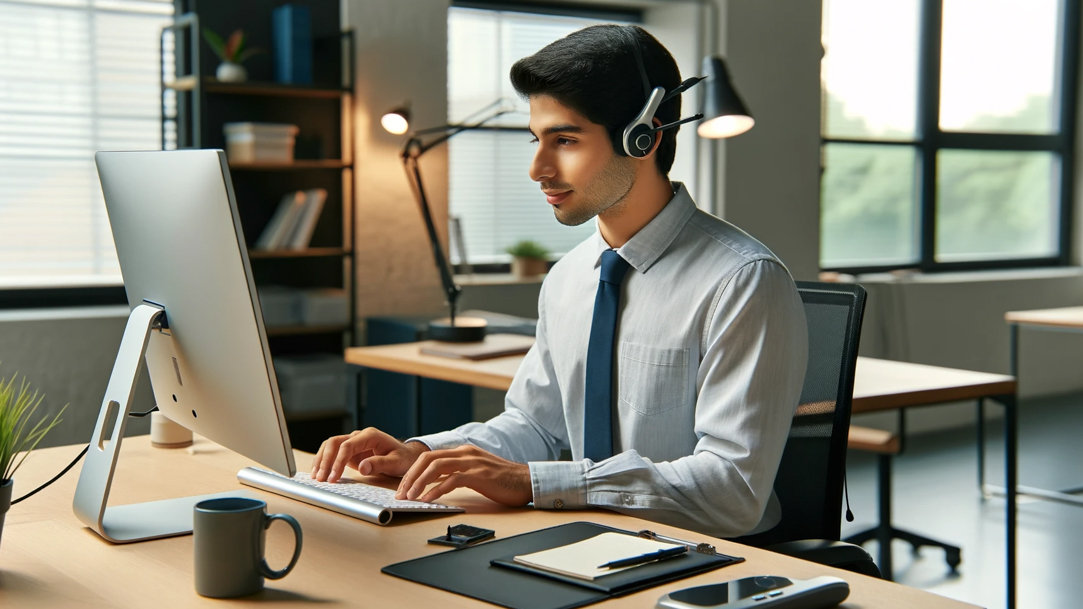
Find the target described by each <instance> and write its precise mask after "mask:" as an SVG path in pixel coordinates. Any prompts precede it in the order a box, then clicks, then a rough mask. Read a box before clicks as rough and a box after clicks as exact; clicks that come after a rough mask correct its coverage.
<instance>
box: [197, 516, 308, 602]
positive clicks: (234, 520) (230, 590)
mask: <svg viewBox="0 0 1083 609" xmlns="http://www.w3.org/2000/svg"><path fill="white" fill-rule="evenodd" d="M266 509H267V504H266V503H265V502H263V501H260V500H259V499H249V498H247V497H222V498H219V499H207V500H204V501H200V502H199V503H197V504H196V507H195V514H194V515H193V516H194V521H193V525H194V526H193V534H194V537H195V540H194V544H195V572H196V592H198V593H200V594H202V595H203V596H210V597H213V598H232V597H235V596H247V595H249V594H255V593H256V592H259V591H260V590H262V589H263V578H265V577H266V578H270V579H279V578H281V577H285V576H286V574H287V573H289V572H290V571H291V570H292V569H293V566H294V565H296V564H297V558H298V557H300V556H301V525H300V524H298V522H297V520H296V519H294V517H293V516H290V515H288V514H268V513H267V512H266ZM275 520H284V521H286V522H287V523H289V525H290V526H291V527H293V533H294V535H295V536H296V540H297V543H296V547H295V548H294V550H293V558H291V559H290V564H289V565H287V566H286V568H285V569H282V570H280V571H274V570H272V569H271V568H270V567H269V566H267V560H266V559H265V558H264V557H263V549H264V545H265V540H266V531H267V528H268V527H270V526H271V523H272V522H274V521H275Z"/></svg>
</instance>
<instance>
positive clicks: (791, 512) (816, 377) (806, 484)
mask: <svg viewBox="0 0 1083 609" xmlns="http://www.w3.org/2000/svg"><path fill="white" fill-rule="evenodd" d="M797 289H798V291H799V292H800V293H801V300H802V301H803V302H804V305H805V317H806V319H807V321H808V346H809V348H808V367H807V369H806V371H805V383H804V386H803V387H802V389H801V402H800V405H799V406H798V408H797V413H796V415H795V416H794V419H793V423H792V425H791V427H790V434H789V437H788V439H787V440H786V448H785V450H784V452H783V454H782V462H781V463H780V464H779V468H778V474H777V476H776V477H775V494H776V495H778V499H779V502H780V503H781V504H782V520H781V521H780V522H779V524H778V526H776V527H775V528H773V529H771V530H769V531H767V532H765V533H761V534H758V535H753V536H748V537H744V538H741V539H739V540H738V541H741V542H742V543H746V544H750V545H756V546H764V545H769V544H772V543H778V542H783V541H792V540H796V539H826V540H838V539H839V538H840V530H841V526H842V492H843V480H844V477H845V473H846V441H847V436H848V434H849V430H850V404H851V401H852V399H853V393H854V368H855V366H856V365H857V347H858V340H859V338H860V335H861V320H862V316H863V315H864V311H865V289H864V288H862V287H861V286H859V285H855V284H838V283H817V282H805V281H799V282H797Z"/></svg>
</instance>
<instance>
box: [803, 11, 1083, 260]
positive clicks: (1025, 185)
mask: <svg viewBox="0 0 1083 609" xmlns="http://www.w3.org/2000/svg"><path fill="white" fill-rule="evenodd" d="M872 4H875V6H872V5H871V4H870V3H868V2H865V1H864V0H824V4H823V44H824V50H825V54H824V59H823V66H822V67H823V70H822V77H823V91H824V103H823V108H824V117H823V136H824V137H823V142H824V143H823V166H824V174H823V180H822V191H821V220H820V223H821V240H820V242H821V249H820V265H821V267H823V268H826V269H835V270H846V271H851V272H858V271H871V270H884V269H892V268H901V267H907V268H918V269H921V270H947V269H962V268H997V267H1011V266H1037V265H1042V264H1064V263H1066V262H1067V255H1068V245H1069V244H1068V234H1069V227H1068V222H1067V218H1068V217H1069V210H1070V207H1071V194H1072V188H1071V168H1072V153H1073V144H1074V142H1073V130H1074V121H1075V117H1074V108H1075V78H1076V77H1075V66H1076V65H1077V59H1076V56H1077V52H1078V49H1077V47H1078V30H1079V16H1078V14H1077V8H1076V6H1077V2H1076V1H1075V0H1032V1H1030V2H1027V3H1025V4H1024V3H1019V2H1014V1H1010V0H897V1H895V2H889V3H872Z"/></svg>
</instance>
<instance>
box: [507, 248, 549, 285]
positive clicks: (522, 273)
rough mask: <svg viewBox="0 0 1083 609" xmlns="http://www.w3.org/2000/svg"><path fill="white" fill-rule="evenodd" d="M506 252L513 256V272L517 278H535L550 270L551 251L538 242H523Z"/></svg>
mask: <svg viewBox="0 0 1083 609" xmlns="http://www.w3.org/2000/svg"><path fill="white" fill-rule="evenodd" d="M505 251H506V252H508V253H509V254H511V272H512V274H513V275H515V276H516V277H519V278H525V277H534V276H537V275H542V274H544V273H545V272H546V271H547V270H548V265H549V250H547V249H545V246H543V245H542V244H540V243H538V242H537V241H530V240H523V241H520V242H518V243H516V244H515V245H512V246H511V247H509V248H507V250H505Z"/></svg>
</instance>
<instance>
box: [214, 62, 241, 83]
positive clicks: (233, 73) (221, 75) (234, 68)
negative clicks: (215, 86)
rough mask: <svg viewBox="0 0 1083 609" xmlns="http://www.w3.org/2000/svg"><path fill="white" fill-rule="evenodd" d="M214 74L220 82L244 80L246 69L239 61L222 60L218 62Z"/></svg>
mask: <svg viewBox="0 0 1083 609" xmlns="http://www.w3.org/2000/svg"><path fill="white" fill-rule="evenodd" d="M214 76H215V78H217V79H218V80H220V81H222V82H244V81H245V80H247V79H248V71H247V70H245V69H244V66H242V65H241V64H239V63H233V62H230V61H223V62H222V63H220V64H218V69H217V70H215V71H214Z"/></svg>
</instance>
